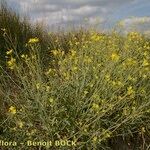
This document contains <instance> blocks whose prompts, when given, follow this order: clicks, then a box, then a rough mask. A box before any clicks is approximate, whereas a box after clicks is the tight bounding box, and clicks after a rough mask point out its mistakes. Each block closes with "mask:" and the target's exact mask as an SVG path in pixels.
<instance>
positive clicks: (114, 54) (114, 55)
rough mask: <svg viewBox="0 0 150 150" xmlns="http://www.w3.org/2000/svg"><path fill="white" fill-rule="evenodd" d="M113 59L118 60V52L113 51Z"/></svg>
mask: <svg viewBox="0 0 150 150" xmlns="http://www.w3.org/2000/svg"><path fill="white" fill-rule="evenodd" d="M111 59H112V60H114V61H118V60H119V55H118V54H117V53H112V55H111Z"/></svg>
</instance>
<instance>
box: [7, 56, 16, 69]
mask: <svg viewBox="0 0 150 150" xmlns="http://www.w3.org/2000/svg"><path fill="white" fill-rule="evenodd" d="M15 63H16V59H15V58H12V57H11V59H10V60H9V61H8V62H7V65H8V68H10V69H11V70H13V69H14V68H15V66H16V64H15Z"/></svg>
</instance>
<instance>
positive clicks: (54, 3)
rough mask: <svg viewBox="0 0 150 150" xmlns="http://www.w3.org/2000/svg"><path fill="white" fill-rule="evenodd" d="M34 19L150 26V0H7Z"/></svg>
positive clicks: (57, 23) (49, 22)
mask: <svg viewBox="0 0 150 150" xmlns="http://www.w3.org/2000/svg"><path fill="white" fill-rule="evenodd" d="M5 1H6V2H7V3H8V5H9V6H10V7H12V8H13V9H15V10H16V11H18V12H19V13H21V14H24V15H27V16H29V17H30V18H31V21H33V22H44V23H45V24H47V25H49V26H55V27H56V26H65V27H66V26H70V25H74V26H78V25H81V24H82V25H85V26H98V27H102V28H110V27H112V26H114V25H115V24H116V23H117V22H119V21H120V20H121V21H122V22H123V24H124V25H125V26H126V27H127V28H132V27H133V26H136V27H137V28H139V29H142V30H148V29H149V27H150V25H149V24H150V0H5ZM143 23H144V25H141V24H143Z"/></svg>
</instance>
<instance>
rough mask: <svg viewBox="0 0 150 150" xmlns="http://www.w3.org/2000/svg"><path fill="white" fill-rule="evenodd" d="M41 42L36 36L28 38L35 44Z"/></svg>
mask: <svg viewBox="0 0 150 150" xmlns="http://www.w3.org/2000/svg"><path fill="white" fill-rule="evenodd" d="M38 42H39V38H37V37H35V38H30V39H29V40H28V44H35V43H38Z"/></svg>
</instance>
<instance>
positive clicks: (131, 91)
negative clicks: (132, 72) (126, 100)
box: [127, 86, 134, 95]
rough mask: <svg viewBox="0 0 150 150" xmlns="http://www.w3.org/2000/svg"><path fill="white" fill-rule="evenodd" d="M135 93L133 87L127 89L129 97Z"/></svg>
mask: <svg viewBox="0 0 150 150" xmlns="http://www.w3.org/2000/svg"><path fill="white" fill-rule="evenodd" d="M133 93H134V90H133V88H132V86H129V87H128V88H127V94H128V95H131V94H133Z"/></svg>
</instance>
